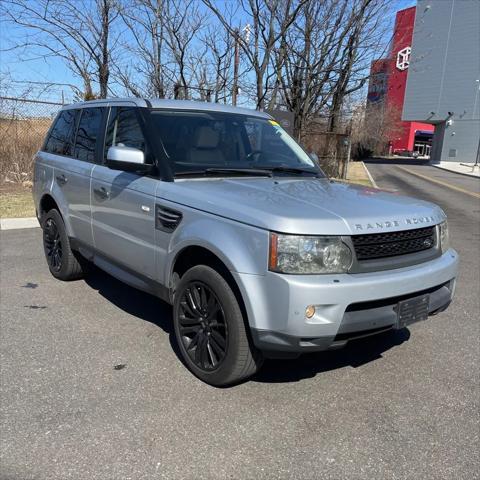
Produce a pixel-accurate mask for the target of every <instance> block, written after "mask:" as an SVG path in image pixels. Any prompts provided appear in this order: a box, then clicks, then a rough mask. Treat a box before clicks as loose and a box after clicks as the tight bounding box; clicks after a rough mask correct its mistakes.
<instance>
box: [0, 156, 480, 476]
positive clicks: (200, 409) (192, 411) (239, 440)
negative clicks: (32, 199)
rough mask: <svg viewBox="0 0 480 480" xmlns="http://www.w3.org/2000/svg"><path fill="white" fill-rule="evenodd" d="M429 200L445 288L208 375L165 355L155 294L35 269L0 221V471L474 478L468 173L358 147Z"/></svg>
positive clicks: (384, 184)
mask: <svg viewBox="0 0 480 480" xmlns="http://www.w3.org/2000/svg"><path fill="white" fill-rule="evenodd" d="M367 166H368V168H369V170H370V172H371V173H372V175H373V177H374V178H375V180H376V182H377V184H378V186H379V187H381V188H388V189H391V190H396V191H398V192H400V193H406V194H410V195H414V196H417V197H420V198H423V199H426V200H431V201H434V202H436V203H438V204H440V205H441V206H442V208H443V209H444V210H445V211H446V213H447V214H448V216H449V225H450V232H451V241H452V244H453V246H454V247H455V248H456V249H457V250H458V251H459V253H460V255H461V269H460V276H459V279H458V284H457V293H456V298H455V301H454V302H453V304H452V305H451V307H450V308H449V309H448V310H447V311H446V312H444V313H442V314H440V315H438V316H436V317H431V318H430V319H429V320H428V321H426V322H423V323H420V324H416V325H413V326H411V327H410V328H409V329H408V330H404V331H400V332H396V333H389V334H383V335H381V336H377V337H372V338H370V339H367V340H362V341H356V342H354V343H352V344H350V345H349V346H348V347H347V348H346V349H344V350H339V351H334V352H328V353H317V354H310V355H307V356H304V357H302V358H300V359H298V360H294V361H292V360H290V361H268V362H267V363H266V364H265V366H264V368H263V370H262V371H261V372H260V373H259V374H258V375H257V376H256V377H254V378H253V379H252V380H250V381H248V382H246V383H243V384H241V385H238V386H236V387H233V388H229V389H216V388H213V387H210V386H208V385H205V384H203V383H201V382H200V381H199V380H197V379H196V378H195V377H193V376H192V375H191V374H190V373H189V372H188V371H187V370H186V369H185V367H184V366H183V365H182V363H181V362H180V361H179V360H178V357H177V354H176V350H175V347H174V345H172V344H173V335H172V327H171V324H170V315H171V310H170V307H168V306H167V305H166V304H164V303H162V302H161V301H160V300H157V299H155V298H153V297H151V296H149V295H146V294H144V293H141V292H139V291H136V290H134V289H132V288H130V287H127V286H125V285H123V284H121V283H120V282H118V281H116V280H115V279H113V278H112V277H110V276H108V275H106V274H104V273H102V272H100V271H94V272H92V274H91V275H90V276H89V277H88V278H87V280H85V281H84V280H81V281H76V282H70V283H63V282H59V281H57V280H55V279H54V278H53V277H52V276H51V275H50V274H49V272H48V269H47V266H46V263H45V260H44V258H43V252H42V247H41V232H40V230H39V229H38V228H37V229H31V230H12V231H2V232H0V241H1V263H0V267H1V274H0V275H1V276H0V285H1V299H0V302H1V323H0V329H1V330H0V362H1V370H0V382H1V385H0V386H1V399H0V400H1V403H0V415H1V416H0V455H1V456H0V479H1V480H30V479H32V480H33V479H35V480H37V479H38V480H40V479H41V480H54V479H59V480H65V479H78V480H84V479H95V480H96V479H99V480H103V479H105V480H121V479H132V480H141V479H157V478H158V479H160V478H168V479H177V478H191V479H199V478H207V479H210V478H221V479H223V478H248V479H263V478H268V479H277V478H289V479H290V478H298V479H317V478H318V479H323V478H331V479H382V480H383V479H404V478H408V479H468V480H471V479H475V478H479V471H480V465H479V457H478V452H479V451H480V448H479V446H480V445H479V393H480V392H479V390H480V388H479V372H480V368H479V365H480V351H479V333H480V332H479V321H480V318H479V317H480V304H479V288H480V287H479V285H480V277H479V275H480V274H479V272H480V255H479V247H480V200H479V199H478V198H477V197H473V196H470V195H468V194H467V193H463V192H461V191H460V190H455V189H452V188H449V187H447V186H442V185H441V184H440V183H433V182H431V181H429V180H428V179H426V178H422V177H420V176H415V175H414V174H412V173H409V172H407V171H405V170H402V169H401V168H399V167H403V168H407V169H409V170H412V171H415V172H416V173H419V174H421V175H423V176H424V177H431V178H432V179H437V180H440V181H441V182H442V183H449V184H451V185H457V186H460V188H462V189H464V190H467V191H471V192H473V193H478V192H479V181H478V180H476V179H469V178H466V177H460V176H459V175H457V174H454V173H449V172H444V171H441V170H438V169H434V168H433V167H430V166H427V165H418V164H404V165H395V164H392V163H391V162H389V161H383V162H382V161H379V162H377V163H369V164H368V165H367Z"/></svg>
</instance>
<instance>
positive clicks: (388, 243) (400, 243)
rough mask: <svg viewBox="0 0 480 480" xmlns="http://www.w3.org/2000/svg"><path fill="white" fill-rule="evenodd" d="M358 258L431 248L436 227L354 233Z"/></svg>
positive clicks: (388, 255)
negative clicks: (364, 233) (365, 233)
mask: <svg viewBox="0 0 480 480" xmlns="http://www.w3.org/2000/svg"><path fill="white" fill-rule="evenodd" d="M352 242H353V246H354V247H355V253H356V255H357V260H359V261H361V260H373V259H375V258H384V257H394V256H397V255H406V254H408V253H415V252H421V251H423V250H429V249H430V248H433V247H434V245H435V227H425V228H417V229H415V230H403V231H401V232H388V233H372V234H367V235H353V236H352Z"/></svg>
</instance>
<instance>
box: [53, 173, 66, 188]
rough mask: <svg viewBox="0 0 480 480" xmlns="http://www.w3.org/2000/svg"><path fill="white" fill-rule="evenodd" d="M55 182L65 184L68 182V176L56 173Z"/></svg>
mask: <svg viewBox="0 0 480 480" xmlns="http://www.w3.org/2000/svg"><path fill="white" fill-rule="evenodd" d="M56 179H57V183H58V184H59V185H65V184H66V183H67V182H68V178H67V177H66V176H65V175H63V174H62V175H57V176H56Z"/></svg>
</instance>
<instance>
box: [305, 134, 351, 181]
mask: <svg viewBox="0 0 480 480" xmlns="http://www.w3.org/2000/svg"><path fill="white" fill-rule="evenodd" d="M350 142H351V139H350V135H349V134H348V133H341V132H328V131H325V128H324V127H322V126H321V125H319V126H316V125H313V126H310V128H309V129H308V131H307V132H306V133H305V135H304V140H303V143H304V145H305V148H306V150H307V151H308V152H312V153H315V155H317V157H318V162H319V164H320V166H321V168H322V170H323V171H324V172H325V173H326V174H327V175H328V176H329V177H332V178H346V176H347V167H348V162H349V161H350Z"/></svg>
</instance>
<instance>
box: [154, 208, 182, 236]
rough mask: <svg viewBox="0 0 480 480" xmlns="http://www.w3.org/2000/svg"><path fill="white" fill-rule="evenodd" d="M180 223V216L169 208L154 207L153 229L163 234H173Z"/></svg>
mask: <svg viewBox="0 0 480 480" xmlns="http://www.w3.org/2000/svg"><path fill="white" fill-rule="evenodd" d="M181 221H182V214H181V213H180V212H177V211H176V210H172V209H171V208H167V207H163V206H162V205H158V204H157V205H155V228H156V229H157V230H162V231H163V232H167V233H171V232H173V231H174V230H175V229H176V228H177V227H178V225H179V223H180V222H181Z"/></svg>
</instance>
